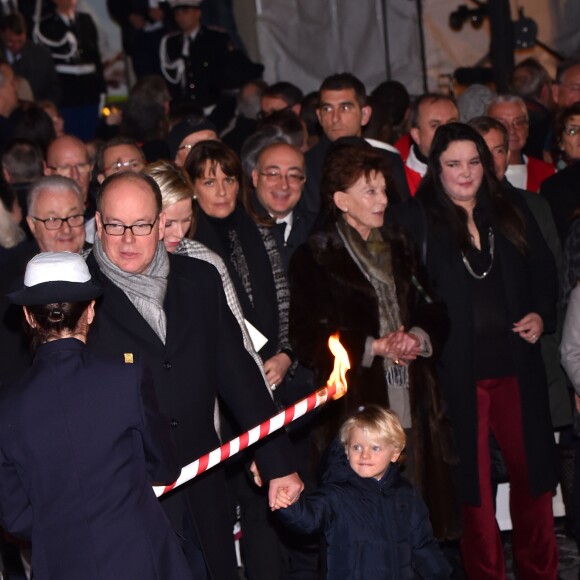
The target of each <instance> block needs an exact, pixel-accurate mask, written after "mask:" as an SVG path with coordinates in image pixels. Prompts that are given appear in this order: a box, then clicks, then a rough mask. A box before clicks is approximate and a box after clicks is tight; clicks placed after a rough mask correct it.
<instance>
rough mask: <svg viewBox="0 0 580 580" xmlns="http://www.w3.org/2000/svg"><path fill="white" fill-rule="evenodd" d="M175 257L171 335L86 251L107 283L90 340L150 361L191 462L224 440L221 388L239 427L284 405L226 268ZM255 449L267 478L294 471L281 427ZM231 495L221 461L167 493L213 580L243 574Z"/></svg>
mask: <svg viewBox="0 0 580 580" xmlns="http://www.w3.org/2000/svg"><path fill="white" fill-rule="evenodd" d="M169 263H170V271H169V276H168V278H167V293H166V296H165V302H164V310H165V314H166V316H167V338H166V341H165V344H163V343H162V342H161V340H160V339H159V337H158V336H157V335H156V334H155V332H154V331H153V330H152V328H151V327H150V326H149V325H148V324H147V322H146V321H145V319H144V318H143V317H142V316H141V315H140V314H139V312H138V311H137V309H136V308H135V306H133V304H132V303H131V302H130V301H129V299H128V298H127V296H126V295H125V293H124V292H123V291H122V290H121V289H120V288H118V287H117V286H115V285H114V284H113V283H112V282H111V280H109V279H108V278H107V277H106V276H104V275H103V273H102V272H101V271H100V269H99V268H98V265H97V263H96V260H95V258H94V256H93V255H92V254H91V255H90V256H89V257H88V258H87V265H88V266H89V269H90V270H91V271H92V273H93V276H94V277H95V278H96V279H97V280H98V281H99V282H100V283H101V285H102V286H103V290H104V291H103V296H102V298H101V299H100V302H99V304H98V306H97V316H96V318H95V322H94V323H93V328H92V329H91V332H90V333H89V337H88V345H89V348H90V349H91V350H92V352H96V353H98V354H112V353H116V352H133V353H136V354H138V355H140V356H142V357H143V359H144V360H146V361H147V365H148V368H150V369H151V372H152V373H153V380H154V382H155V392H156V394H157V398H158V400H159V404H160V407H161V409H162V411H163V412H164V413H165V414H166V415H167V416H168V417H169V419H170V422H171V426H172V434H173V438H174V440H175V443H176V445H177V453H178V457H179V461H180V464H181V465H182V466H183V465H187V464H189V463H191V462H192V461H194V460H195V459H197V458H198V457H200V456H201V455H203V454H204V453H207V452H209V451H211V450H212V449H214V448H216V447H219V445H220V440H219V438H218V435H217V433H216V431H215V426H214V406H215V400H216V397H219V399H220V404H222V407H221V408H222V409H227V411H229V413H231V416H232V417H233V418H234V420H235V421H236V423H237V424H238V426H239V430H240V432H243V431H245V430H247V429H249V428H251V427H253V426H255V425H257V424H258V423H261V422H262V421H264V420H265V419H267V418H268V417H271V416H272V415H275V414H276V407H275V406H274V402H273V401H272V398H271V396H270V395H269V393H268V391H267V389H266V387H265V385H264V379H263V377H262V374H261V373H260V369H259V368H258V366H257V365H256V363H255V361H254V359H253V358H252V357H251V356H250V354H249V353H248V351H247V350H246V349H245V348H244V346H243V338H242V333H241V331H240V327H239V325H238V323H237V321H236V319H235V318H234V315H233V314H232V313H231V310H230V309H229V307H228V305H227V302H226V296H225V294H224V289H223V285H222V282H221V279H220V275H219V273H218V271H217V270H216V269H215V268H214V267H213V266H212V265H211V264H208V263H206V262H203V261H201V260H197V259H195V258H189V257H185V256H175V255H173V254H169ZM253 449H254V452H255V454H256V460H257V463H258V466H259V467H260V471H261V473H262V479H264V480H265V481H269V480H271V479H273V478H276V477H281V476H283V475H287V474H289V473H292V472H293V471H296V468H295V465H294V459H293V453H292V449H291V447H290V443H289V441H288V439H287V437H286V436H285V433H284V432H281V431H278V432H277V433H273V434H272V435H270V436H269V437H268V439H267V440H266V441H264V442H261V443H259V444H258V445H256V446H255V447H254V448H253ZM226 497H227V489H226V485H225V478H224V474H223V466H218V467H216V468H214V469H212V470H210V471H207V472H206V473H204V474H202V475H201V476H200V477H197V478H195V480H194V481H192V482H191V483H190V484H188V485H184V486H182V487H180V488H178V489H177V490H176V491H175V492H172V493H171V494H168V495H167V496H164V497H163V499H162V501H161V504H162V506H163V507H164V509H165V512H166V513H167V514H168V516H169V519H170V521H171V523H172V525H173V527H174V529H175V530H176V531H178V532H179V533H183V532H184V531H185V530H184V526H183V517H184V513H189V514H190V515H191V517H192V519H193V522H194V525H195V531H196V534H197V538H196V541H197V542H199V545H200V546H201V551H202V553H203V556H204V558H205V562H206V565H207V568H208V571H209V576H210V578H212V580H213V579H215V580H229V579H231V580H236V579H237V578H238V572H237V567H236V562H235V554H234V544H233V535H232V525H233V523H232V521H231V517H230V516H231V512H230V511H229V506H228V505H227V501H226V500H225V499H224V498H226ZM185 510H187V512H185Z"/></svg>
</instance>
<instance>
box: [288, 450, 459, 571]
mask: <svg viewBox="0 0 580 580" xmlns="http://www.w3.org/2000/svg"><path fill="white" fill-rule="evenodd" d="M323 480H324V485H323V486H322V487H321V488H320V489H319V490H317V491H316V492H314V493H312V494H307V495H303V496H301V498H300V499H299V501H298V502H297V503H296V504H294V505H292V506H290V507H289V508H287V509H283V510H280V512H279V514H280V517H281V518H282V520H283V521H284V522H285V523H287V524H288V525H289V526H290V527H292V528H293V529H294V530H296V531H300V532H304V533H311V532H315V531H324V534H325V537H326V542H327V544H328V549H327V567H328V577H327V578H328V580H343V579H344V580H346V579H348V580H354V579H360V580H363V579H364V580H368V579H369V578H372V579H373V580H382V579H387V578H388V579H397V580H406V579H410V580H412V579H413V578H414V571H416V572H417V573H418V574H420V575H421V576H422V577H423V578H426V579H429V580H435V579H443V578H449V575H450V573H451V568H450V566H449V565H448V563H447V561H446V560H445V558H444V557H443V555H442V553H441V551H440V549H439V546H438V544H437V541H436V540H435V538H434V537H433V531H432V529H431V524H430V523H429V515H428V513H427V508H426V507H425V504H424V503H423V501H422V500H421V498H420V497H419V494H418V492H417V491H416V490H415V489H414V488H413V486H412V485H411V484H410V483H409V482H408V481H407V480H406V479H404V478H403V477H401V476H400V475H399V470H398V468H397V466H396V465H394V464H391V466H390V467H389V469H388V471H387V473H386V475H385V476H384V477H383V479H382V481H381V482H379V481H377V480H376V479H372V478H371V479H366V478H362V477H359V476H358V475H357V474H356V473H355V472H354V471H353V470H352V469H351V467H350V466H349V464H348V462H347V459H346V455H345V453H344V450H343V447H342V445H341V444H340V443H339V442H338V441H335V443H334V444H333V446H332V448H331V452H330V457H329V466H328V469H327V470H326V473H325V475H324V478H323Z"/></svg>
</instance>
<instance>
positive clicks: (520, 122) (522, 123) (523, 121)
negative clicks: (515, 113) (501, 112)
mask: <svg viewBox="0 0 580 580" xmlns="http://www.w3.org/2000/svg"><path fill="white" fill-rule="evenodd" d="M498 121H499V122H500V123H501V124H502V125H503V126H504V127H505V128H506V129H508V130H509V128H510V127H511V128H512V129H525V128H526V127H527V126H528V125H529V124H530V122H529V120H528V119H527V118H526V117H518V118H517V119H514V120H513V121H507V120H506V119H498Z"/></svg>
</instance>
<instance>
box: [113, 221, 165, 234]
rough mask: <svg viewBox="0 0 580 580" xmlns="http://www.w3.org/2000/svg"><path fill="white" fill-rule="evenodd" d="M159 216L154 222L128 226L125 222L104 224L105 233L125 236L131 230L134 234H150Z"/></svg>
mask: <svg viewBox="0 0 580 580" xmlns="http://www.w3.org/2000/svg"><path fill="white" fill-rule="evenodd" d="M157 219H158V218H155V221H154V222H153V223H152V224H133V225H132V226H126V225H124V224H103V229H104V230H105V233H106V234H107V235H109V236H124V235H125V232H126V231H127V230H130V231H131V233H132V234H133V235H134V236H148V235H149V234H150V233H151V232H152V231H153V226H154V225H155V222H157Z"/></svg>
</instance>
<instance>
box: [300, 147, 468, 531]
mask: <svg viewBox="0 0 580 580" xmlns="http://www.w3.org/2000/svg"><path fill="white" fill-rule="evenodd" d="M386 175H388V168H387V165H386V162H385V159H384V157H383V155H382V154H381V153H380V152H378V151H377V150H375V149H373V148H371V147H370V146H367V145H356V146H353V145H341V146H340V147H336V148H335V150H334V151H332V152H331V153H330V154H329V155H328V156H327V159H326V162H325V166H324V171H323V178H322V186H321V193H322V196H323V201H324V202H326V203H327V204H328V205H329V210H330V211H329V215H330V217H329V219H328V220H327V223H326V225H325V227H324V229H322V230H321V231H320V232H317V233H316V234H314V235H312V236H311V237H310V239H309V241H308V243H307V244H305V245H303V246H301V247H299V248H298V249H297V250H296V253H295V254H294V256H293V259H292V261H291V263H290V287H291V296H292V300H291V307H290V339H291V343H292V346H293V348H294V352H295V353H296V355H297V357H298V359H299V361H300V362H301V363H302V364H304V365H305V366H306V367H308V368H310V369H312V370H313V371H314V372H315V374H316V376H317V382H318V384H324V381H325V380H326V378H327V377H328V375H329V373H330V371H331V369H332V364H333V361H332V357H331V355H330V353H329V352H328V347H327V341H328V337H329V336H330V335H331V334H334V333H336V332H338V333H339V334H340V341H341V343H342V344H343V345H344V346H345V348H346V350H347V351H348V355H349V359H350V363H351V370H350V372H349V374H348V375H347V379H348V383H349V387H348V392H347V394H346V395H345V396H344V397H342V398H340V399H339V400H337V401H335V402H332V403H331V404H329V405H327V406H326V407H325V408H324V409H323V410H321V412H320V413H318V416H317V417H316V419H315V426H314V431H313V437H312V439H313V458H314V459H317V458H318V457H320V456H321V455H322V454H323V453H324V451H325V449H326V448H327V447H328V445H329V443H330V442H331V441H332V440H333V439H334V437H335V436H336V434H337V433H338V429H339V426H340V425H341V423H342V422H343V421H344V420H345V418H346V417H347V416H348V415H350V414H351V413H352V412H353V411H355V410H356V409H357V408H359V407H360V406H361V405H366V404H371V403H372V404H377V405H379V406H381V407H383V408H389V409H392V410H393V411H395V412H396V413H397V415H398V416H399V418H400V419H401V422H402V425H403V427H404V428H405V429H406V431H407V435H408V439H409V444H410V445H409V449H408V457H407V462H406V463H407V465H406V469H405V472H404V474H405V475H407V476H408V477H409V478H410V479H412V480H413V482H414V483H415V484H416V485H417V487H418V488H419V491H420V493H421V495H422V497H423V498H424V500H425V502H426V503H427V505H428V507H429V511H430V518H431V522H432V524H433V528H434V531H435V534H436V536H437V537H438V538H440V539H450V538H454V537H457V536H458V534H459V526H458V523H457V522H458V520H457V517H456V515H457V514H456V512H457V510H456V505H455V501H454V498H455V494H454V485H453V481H452V476H451V468H450V465H451V464H453V463H454V462H455V454H454V452H453V447H452V445H451V441H450V436H449V433H450V429H449V426H448V423H447V420H446V418H445V416H444V413H443V410H442V407H441V401H440V396H439V387H438V384H437V382H436V380H435V376H434V373H433V372H432V368H433V367H432V363H431V362H430V361H431V360H432V359H433V358H436V356H437V354H438V351H439V349H440V347H441V344H442V342H443V340H444V337H445V334H446V326H447V319H446V314H445V308H444V306H443V305H442V303H440V302H437V301H435V300H434V298H433V296H432V295H431V291H430V290H429V287H428V283H427V281H426V276H425V274H424V270H423V268H422V267H421V264H420V261H419V259H418V256H416V254H415V253H414V251H413V248H412V247H411V245H410V243H409V241H408V239H407V238H406V236H405V235H404V233H403V231H402V230H401V228H395V227H384V225H383V220H384V213H385V209H386V207H387V203H388V199H387V195H388V192H387V190H386Z"/></svg>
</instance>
